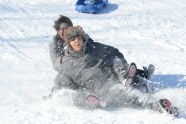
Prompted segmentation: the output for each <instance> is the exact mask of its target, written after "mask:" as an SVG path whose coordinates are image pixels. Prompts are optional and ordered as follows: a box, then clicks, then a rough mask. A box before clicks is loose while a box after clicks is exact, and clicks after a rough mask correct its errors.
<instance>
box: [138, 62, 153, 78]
mask: <svg viewBox="0 0 186 124" xmlns="http://www.w3.org/2000/svg"><path fill="white" fill-rule="evenodd" d="M143 71H144V72H143V73H144V74H143V75H142V76H141V75H139V76H141V77H143V78H146V79H147V80H149V79H150V76H151V75H152V74H154V71H155V66H154V65H152V64H149V66H148V68H147V67H145V66H143Z"/></svg>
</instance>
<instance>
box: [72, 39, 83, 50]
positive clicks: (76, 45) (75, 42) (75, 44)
mask: <svg viewBox="0 0 186 124" xmlns="http://www.w3.org/2000/svg"><path fill="white" fill-rule="evenodd" d="M70 46H71V47H72V48H73V49H74V50H75V51H77V52H79V51H80V50H81V49H82V48H83V39H82V37H75V38H74V39H72V40H71V41H70Z"/></svg>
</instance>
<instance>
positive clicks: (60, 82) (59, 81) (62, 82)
mask: <svg viewBox="0 0 186 124" xmlns="http://www.w3.org/2000/svg"><path fill="white" fill-rule="evenodd" d="M62 88H69V89H74V90H75V89H77V88H78V87H77V85H75V83H74V82H73V80H72V78H71V77H70V76H69V75H68V74H67V73H66V72H64V71H62V72H61V73H58V75H57V76H56V78H55V86H54V89H55V90H59V89H62Z"/></svg>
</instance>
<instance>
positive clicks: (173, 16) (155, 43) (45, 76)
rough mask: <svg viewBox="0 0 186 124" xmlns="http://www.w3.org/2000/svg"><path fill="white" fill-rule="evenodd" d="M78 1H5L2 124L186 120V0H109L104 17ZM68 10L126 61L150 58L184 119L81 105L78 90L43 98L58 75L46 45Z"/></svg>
mask: <svg viewBox="0 0 186 124" xmlns="http://www.w3.org/2000/svg"><path fill="white" fill-rule="evenodd" d="M75 3H76V0H0V124H186V89H185V87H186V1H185V0H109V5H108V7H107V8H106V9H104V10H103V12H102V13H100V14H83V13H78V12H76V11H75ZM60 14H62V15H66V16H68V17H70V18H71V19H72V21H73V22H74V24H75V25H81V26H82V27H83V28H84V30H85V32H87V33H88V34H89V35H90V36H91V37H92V38H93V39H94V40H95V41H98V42H102V43H105V44H108V45H112V46H114V47H117V48H118V49H119V50H120V51H121V52H122V53H123V54H124V56H125V58H126V59H127V61H128V63H130V62H136V63H137V66H138V67H139V68H142V67H143V66H144V65H145V66H147V65H148V64H149V63H152V64H154V65H155V67H156V72H155V74H154V76H153V77H152V78H151V80H152V81H155V82H159V83H162V84H164V85H166V86H167V87H169V88H167V89H164V90H161V91H159V92H157V93H156V94H155V95H157V96H159V97H162V98H164V97H165V98H168V99H170V100H171V101H172V103H173V104H174V105H175V106H178V108H179V109H180V111H181V114H180V117H179V118H173V117H171V116H168V115H166V114H160V113H158V112H154V111H151V110H136V109H132V108H120V109H116V110H93V111H90V110H82V109H79V108H77V107H75V106H73V104H72V101H71V97H72V94H73V92H72V91H68V90H63V91H61V92H60V93H59V94H58V95H55V96H54V97H53V98H51V99H48V100H44V99H43V96H46V95H48V94H49V92H50V89H51V87H52V86H53V84H54V81H53V80H54V78H55V76H56V74H57V73H56V72H55V71H54V70H53V68H52V64H51V61H50V58H49V54H48V52H49V49H48V44H49V42H51V41H52V38H53V35H54V34H55V31H54V29H53V27H52V26H53V23H54V20H56V19H57V18H58V17H59V15H60Z"/></svg>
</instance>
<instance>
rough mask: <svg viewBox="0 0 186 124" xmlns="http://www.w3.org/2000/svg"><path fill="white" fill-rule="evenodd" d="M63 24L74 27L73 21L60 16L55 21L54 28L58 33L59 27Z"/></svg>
mask: <svg viewBox="0 0 186 124" xmlns="http://www.w3.org/2000/svg"><path fill="white" fill-rule="evenodd" d="M62 23H67V24H69V26H73V23H72V21H71V20H70V19H69V18H68V17H66V16H63V15H60V17H59V18H58V19H57V20H56V21H54V28H55V30H56V31H59V27H60V25H61V24H62Z"/></svg>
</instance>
